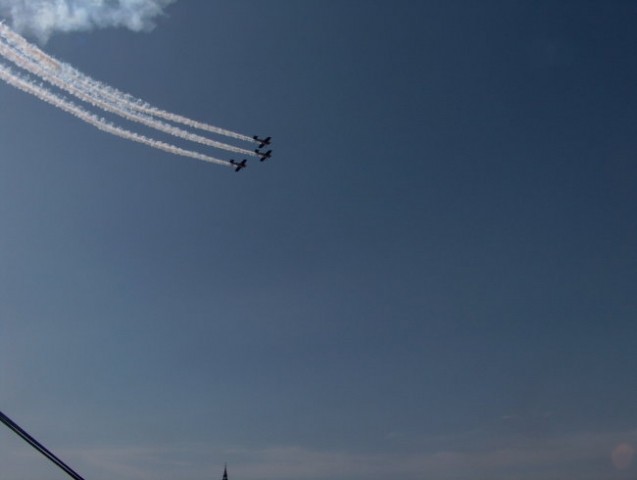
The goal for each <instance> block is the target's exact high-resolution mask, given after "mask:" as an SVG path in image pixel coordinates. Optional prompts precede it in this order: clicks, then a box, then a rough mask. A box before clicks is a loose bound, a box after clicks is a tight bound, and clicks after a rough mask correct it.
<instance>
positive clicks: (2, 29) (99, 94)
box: [0, 0, 255, 156]
mask: <svg viewBox="0 0 637 480" xmlns="http://www.w3.org/2000/svg"><path fill="white" fill-rule="evenodd" d="M0 1H2V0H0ZM0 37H2V38H4V39H5V40H6V41H7V42H8V43H9V44H10V45H12V46H13V47H14V48H15V49H16V50H18V51H20V52H21V53H22V54H24V56H26V57H28V58H29V59H30V60H31V61H32V62H34V63H37V64H40V66H41V67H43V68H44V69H46V70H52V71H53V72H49V73H53V74H55V75H58V76H60V77H61V78H62V79H63V80H64V81H66V82H68V83H72V84H73V85H74V86H75V87H77V88H80V89H83V90H85V91H86V92H88V93H90V94H91V96H92V97H93V98H95V99H102V100H104V101H106V102H108V103H111V104H112V105H117V106H118V107H119V109H120V111H121V112H126V113H127V114H130V115H137V114H135V113H134V112H139V113H141V114H145V115H141V116H139V118H144V117H145V116H146V118H147V116H151V117H152V116H154V117H158V118H163V119H164V120H169V121H172V122H174V123H178V124H181V125H185V126H187V127H190V128H196V129H198V130H203V131H206V132H210V133H216V134H218V135H224V136H227V137H230V138H235V139H237V140H242V141H244V142H254V139H253V138H251V137H249V136H247V135H243V134H240V133H237V132H233V131H231V130H226V129H224V128H219V127H215V126H213V125H209V124H207V123H203V122H198V121H195V120H192V119H190V118H187V117H183V116H181V115H177V114H174V113H170V112H166V111H164V110H161V109H158V108H155V107H152V106H151V105H149V104H148V103H146V102H144V101H143V100H141V99H138V98H135V97H133V96H131V95H129V94H126V93H123V92H120V91H119V90H117V89H115V88H113V87H110V86H108V85H104V84H103V83H101V82H98V81H97V80H94V79H92V78H91V77H89V76H88V75H85V74H83V73H82V72H80V71H79V70H77V69H75V68H73V67H72V66H71V65H68V64H66V63H63V62H60V61H58V60H57V59H55V58H53V57H51V56H50V55H48V54H47V53H45V52H44V51H42V50H41V49H39V48H38V47H37V46H35V45H32V44H30V43H29V42H27V40H26V39H25V38H24V37H22V36H21V35H19V34H18V33H16V32H14V31H13V30H11V29H10V28H8V27H7V26H5V25H3V24H2V23H1V22H0ZM11 60H12V61H14V62H15V60H13V59H11ZM32 73H34V72H32ZM35 74H36V75H40V73H35ZM40 76H41V75H40ZM48 81H49V80H48ZM122 116H125V115H122ZM129 119H130V118H129ZM141 123H146V122H144V121H143V120H142V121H141ZM146 124H148V123H146ZM164 125H166V124H164ZM155 128H157V127H155ZM166 128H171V127H170V126H169V127H166ZM172 128H174V127H172ZM159 129H160V130H162V127H159ZM163 130H164V131H166V130H165V129H163ZM168 133H172V132H168ZM172 134H174V133H172ZM190 135H192V134H190ZM177 136H181V135H177ZM182 138H186V137H183V136H182ZM200 138H201V137H200ZM187 139H188V140H192V141H195V142H199V143H203V144H204V145H209V146H214V147H217V148H222V149H224V148H225V149H226V150H229V151H232V152H235V153H241V154H243V155H252V156H254V155H255V154H254V152H253V151H251V150H246V149H239V148H237V147H230V148H227V147H228V146H227V145H226V146H225V147H224V146H221V145H225V144H221V143H219V142H214V141H213V143H212V144H211V143H207V142H206V141H203V142H201V141H199V140H194V139H192V138H187Z"/></svg>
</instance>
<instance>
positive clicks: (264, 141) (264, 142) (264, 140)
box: [252, 135, 272, 148]
mask: <svg viewBox="0 0 637 480" xmlns="http://www.w3.org/2000/svg"><path fill="white" fill-rule="evenodd" d="M252 138H254V139H255V140H256V141H257V142H260V143H261V145H259V148H263V147H265V146H266V145H270V140H272V137H266V138H259V137H257V136H256V135H254V136H253V137H252Z"/></svg>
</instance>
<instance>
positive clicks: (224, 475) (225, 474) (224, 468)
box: [221, 464, 228, 480]
mask: <svg viewBox="0 0 637 480" xmlns="http://www.w3.org/2000/svg"><path fill="white" fill-rule="evenodd" d="M221 480H228V465H227V464H224V466H223V478H222V479H221Z"/></svg>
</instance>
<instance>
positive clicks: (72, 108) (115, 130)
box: [0, 63, 234, 167]
mask: <svg viewBox="0 0 637 480" xmlns="http://www.w3.org/2000/svg"><path fill="white" fill-rule="evenodd" d="M0 79H1V80H4V81H5V82H7V83H8V84H9V85H12V86H14V87H16V88H18V89H19V90H22V91H23V92H26V93H30V94H31V95H33V96H35V97H37V98H39V99H40V100H42V101H44V102H47V103H49V104H51V105H53V106H55V107H57V108H59V109H60V110H63V111H65V112H67V113H70V114H71V115H74V116H75V117H77V118H79V119H80V120H82V121H84V122H86V123H88V124H90V125H93V126H94V127H96V128H98V129H100V130H102V131H104V132H107V133H110V134H112V135H116V136H118V137H121V138H125V139H127V140H132V141H134V142H138V143H143V144H144V145H148V146H149V147H153V148H157V149H159V150H163V151H165V152H168V153H172V154H174V155H181V156H183V157H190V158H194V159H197V160H202V161H204V162H209V163H215V164H217V165H223V166H226V167H234V165H232V164H231V163H230V162H228V161H226V160H220V159H218V158H214V157H211V156H209V155H204V154H202V153H198V152H193V151H191V150H185V149H183V148H179V147H177V146H175V145H171V144H169V143H165V142H161V141H159V140H154V139H151V138H148V137H145V136H143V135H139V134H137V133H134V132H131V131H129V130H126V129H123V128H120V127H117V126H115V125H113V124H111V123H109V122H107V121H106V120H104V119H101V118H99V117H98V116H97V115H95V114H93V113H90V112H88V111H87V110H85V109H84V108H82V107H79V106H77V105H75V104H74V103H72V102H70V101H68V100H66V99H64V98H62V97H60V96H58V95H56V94H55V93H53V92H51V91H49V90H47V89H46V88H44V87H41V86H39V85H36V84H34V83H33V82H32V81H31V80H30V79H28V78H23V77H22V76H20V75H17V74H15V73H13V72H12V70H11V68H9V67H7V66H6V65H3V64H2V63H0Z"/></svg>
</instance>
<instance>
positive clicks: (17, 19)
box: [0, 0, 176, 42]
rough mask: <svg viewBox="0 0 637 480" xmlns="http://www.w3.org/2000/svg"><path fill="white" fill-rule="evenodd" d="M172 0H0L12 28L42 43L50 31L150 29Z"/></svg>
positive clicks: (2, 11) (0, 8) (3, 13)
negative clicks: (112, 28)
mask: <svg viewBox="0 0 637 480" xmlns="http://www.w3.org/2000/svg"><path fill="white" fill-rule="evenodd" d="M175 1H176V0H0V14H1V15H2V16H3V17H6V18H10V19H11V22H12V24H13V28H14V29H16V30H18V31H20V32H22V33H24V34H27V35H35V36H36V37H37V38H38V40H40V41H41V42H46V40H48V38H49V37H50V36H51V34H52V33H53V32H56V31H59V32H70V31H77V30H91V29H93V28H106V27H126V28H129V29H131V30H134V31H147V30H151V29H152V28H153V27H154V26H155V23H154V20H153V19H154V18H155V17H157V16H158V15H162V14H163V11H164V8H165V7H166V6H168V5H170V4H171V3H174V2H175Z"/></svg>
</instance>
